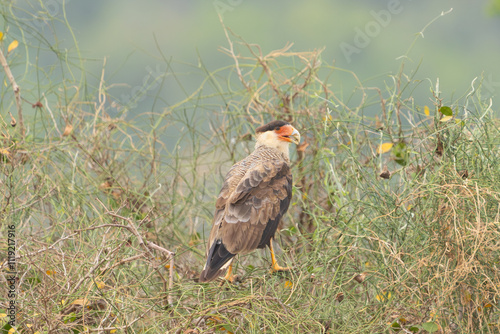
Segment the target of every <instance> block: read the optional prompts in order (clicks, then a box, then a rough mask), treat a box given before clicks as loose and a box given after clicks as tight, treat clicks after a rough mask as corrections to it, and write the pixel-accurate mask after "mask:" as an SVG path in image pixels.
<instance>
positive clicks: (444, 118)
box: [439, 116, 453, 122]
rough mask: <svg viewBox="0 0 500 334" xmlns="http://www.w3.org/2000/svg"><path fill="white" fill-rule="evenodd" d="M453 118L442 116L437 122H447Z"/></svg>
mask: <svg viewBox="0 0 500 334" xmlns="http://www.w3.org/2000/svg"><path fill="white" fill-rule="evenodd" d="M452 118H453V116H444V117H443V118H441V119H440V120H439V121H440V122H448V121H449V120H450V119H452Z"/></svg>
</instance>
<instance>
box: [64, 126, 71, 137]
mask: <svg viewBox="0 0 500 334" xmlns="http://www.w3.org/2000/svg"><path fill="white" fill-rule="evenodd" d="M71 131H73V125H71V124H67V125H66V127H65V128H64V132H63V134H62V135H63V137H66V136H69V135H70V133H71Z"/></svg>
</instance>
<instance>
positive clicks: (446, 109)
mask: <svg viewBox="0 0 500 334" xmlns="http://www.w3.org/2000/svg"><path fill="white" fill-rule="evenodd" d="M439 111H440V112H441V114H443V115H445V116H453V110H451V108H450V107H446V106H444V107H441V108H439Z"/></svg>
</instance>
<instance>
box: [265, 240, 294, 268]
mask: <svg viewBox="0 0 500 334" xmlns="http://www.w3.org/2000/svg"><path fill="white" fill-rule="evenodd" d="M269 249H270V250H271V260H272V261H273V263H272V265H271V270H270V272H271V274H273V273H276V272H279V271H290V270H292V268H290V267H282V266H280V265H279V264H278V262H276V257H275V255H274V248H273V239H271V240H269Z"/></svg>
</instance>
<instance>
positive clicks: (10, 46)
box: [7, 40, 19, 53]
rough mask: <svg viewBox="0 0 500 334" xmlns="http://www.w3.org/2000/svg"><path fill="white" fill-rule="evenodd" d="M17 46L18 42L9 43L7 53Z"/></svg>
mask: <svg viewBox="0 0 500 334" xmlns="http://www.w3.org/2000/svg"><path fill="white" fill-rule="evenodd" d="M18 45H19V42H18V41H16V40H13V41H12V43H10V45H9V47H8V48H7V53H9V52H11V51H12V50H14V49H15V48H17V47H18Z"/></svg>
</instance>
